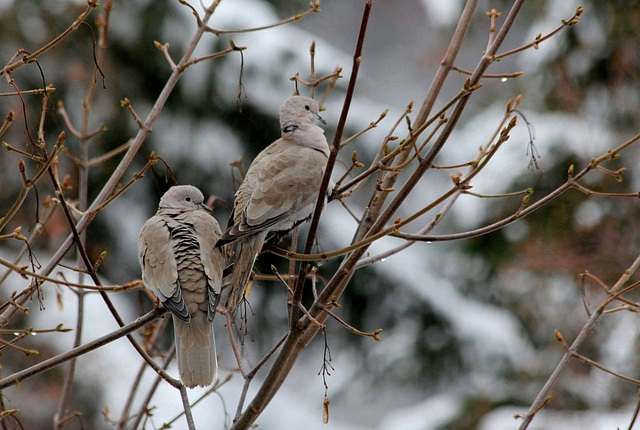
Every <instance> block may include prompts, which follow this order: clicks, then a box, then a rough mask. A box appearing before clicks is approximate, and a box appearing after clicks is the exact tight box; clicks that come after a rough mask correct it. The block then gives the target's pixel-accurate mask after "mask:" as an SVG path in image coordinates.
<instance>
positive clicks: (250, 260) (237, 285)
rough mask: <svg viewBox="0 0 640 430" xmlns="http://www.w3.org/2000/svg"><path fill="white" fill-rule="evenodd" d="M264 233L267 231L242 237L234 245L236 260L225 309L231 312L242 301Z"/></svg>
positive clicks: (262, 242)
mask: <svg viewBox="0 0 640 430" xmlns="http://www.w3.org/2000/svg"><path fill="white" fill-rule="evenodd" d="M266 235H267V232H260V233H258V234H254V235H251V236H247V237H243V238H241V239H240V240H239V241H238V244H237V245H236V261H235V262H234V263H233V275H232V276H231V291H229V296H228V297H227V309H229V310H230V311H232V312H233V311H234V310H235V309H236V308H237V307H238V305H239V304H240V303H241V302H242V299H243V297H244V295H245V290H246V288H247V282H249V277H250V276H251V270H252V269H253V264H254V263H255V261H256V257H257V256H258V254H259V253H260V250H261V249H262V245H263V244H264V239H265V237H266Z"/></svg>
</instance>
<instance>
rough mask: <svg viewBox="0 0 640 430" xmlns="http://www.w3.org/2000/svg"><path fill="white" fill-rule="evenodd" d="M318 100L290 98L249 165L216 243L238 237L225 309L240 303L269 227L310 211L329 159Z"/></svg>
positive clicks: (283, 226) (279, 227) (289, 223)
mask: <svg viewBox="0 0 640 430" xmlns="http://www.w3.org/2000/svg"><path fill="white" fill-rule="evenodd" d="M318 110H319V108H318V104H317V103H316V102H315V100H313V99H311V98H309V97H303V96H293V97H290V98H289V99H287V100H286V101H285V102H284V104H283V105H282V108H281V109H280V128H281V130H282V137H281V138H280V139H278V140H276V141H275V142H273V143H272V144H271V145H269V146H268V147H267V148H265V149H264V150H263V151H262V152H260V153H259V154H258V155H257V156H256V158H255V159H254V160H253V162H252V163H251V166H250V167H249V170H247V174H246V175H245V178H244V180H243V181H242V183H241V184H240V187H239V188H238V191H237V192H236V194H235V199H234V204H233V212H232V213H231V218H230V219H229V224H228V226H227V229H226V231H225V232H224V233H223V235H222V237H221V238H220V241H218V246H221V245H223V244H225V243H228V242H231V241H234V240H236V239H238V242H237V244H236V246H235V252H236V257H235V263H234V266H233V275H232V278H231V291H230V292H229V296H228V298H227V308H228V309H230V310H232V311H233V310H234V309H235V308H236V307H237V306H238V305H239V304H240V302H241V301H242V299H243V297H244V294H245V288H246V286H247V282H248V280H249V277H250V275H251V270H252V268H253V264H254V262H255V259H256V257H257V255H258V253H259V252H260V250H261V249H262V245H263V244H264V241H265V238H266V236H267V233H268V232H269V231H283V230H289V229H291V228H292V227H294V226H295V225H297V224H299V223H300V222H302V221H304V220H307V219H308V218H309V217H310V216H311V215H312V214H313V210H314V208H315V205H316V201H317V199H318V192H319V191H320V185H321V183H322V177H323V175H324V171H325V168H326V165H327V159H328V157H329V145H327V140H326V138H325V136H324V130H323V129H321V128H320V127H318V126H317V125H315V122H316V121H321V122H322V123H323V124H326V122H325V121H324V120H323V119H322V117H321V116H320V115H319V114H318Z"/></svg>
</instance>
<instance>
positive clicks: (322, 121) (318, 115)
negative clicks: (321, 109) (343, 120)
mask: <svg viewBox="0 0 640 430" xmlns="http://www.w3.org/2000/svg"><path fill="white" fill-rule="evenodd" d="M316 118H318V121H320V122H321V123H323V124H326V123H327V121H325V120H324V118H322V117H321V116H320V114H318V113H317V114H316Z"/></svg>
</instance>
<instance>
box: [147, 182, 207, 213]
mask: <svg viewBox="0 0 640 430" xmlns="http://www.w3.org/2000/svg"><path fill="white" fill-rule="evenodd" d="M159 209H182V210H195V209H206V210H210V209H209V207H208V206H207V205H205V204H204V196H203V195H202V193H201V192H200V190H199V189H197V188H196V187H193V186H191V185H176V186H174V187H171V188H169V190H168V191H167V192H166V193H164V195H163V196H162V198H161V199H160V205H159Z"/></svg>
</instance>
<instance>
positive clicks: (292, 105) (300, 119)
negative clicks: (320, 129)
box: [280, 96, 326, 133]
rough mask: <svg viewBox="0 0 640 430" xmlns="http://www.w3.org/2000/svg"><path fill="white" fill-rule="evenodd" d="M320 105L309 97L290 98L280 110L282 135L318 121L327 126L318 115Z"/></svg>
mask: <svg viewBox="0 0 640 430" xmlns="http://www.w3.org/2000/svg"><path fill="white" fill-rule="evenodd" d="M319 110H320V109H319V107H318V103H316V101H315V100H313V99H312V98H309V97H304V96H293V97H289V98H288V99H287V101H285V102H284V104H283V105H282V107H281V108H280V127H281V128H282V133H289V132H292V131H296V130H299V129H302V128H306V127H308V126H309V125H312V124H313V123H314V122H316V121H320V122H322V123H323V124H326V121H325V120H324V119H322V117H321V116H320V115H319V114H318V111H319Z"/></svg>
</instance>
